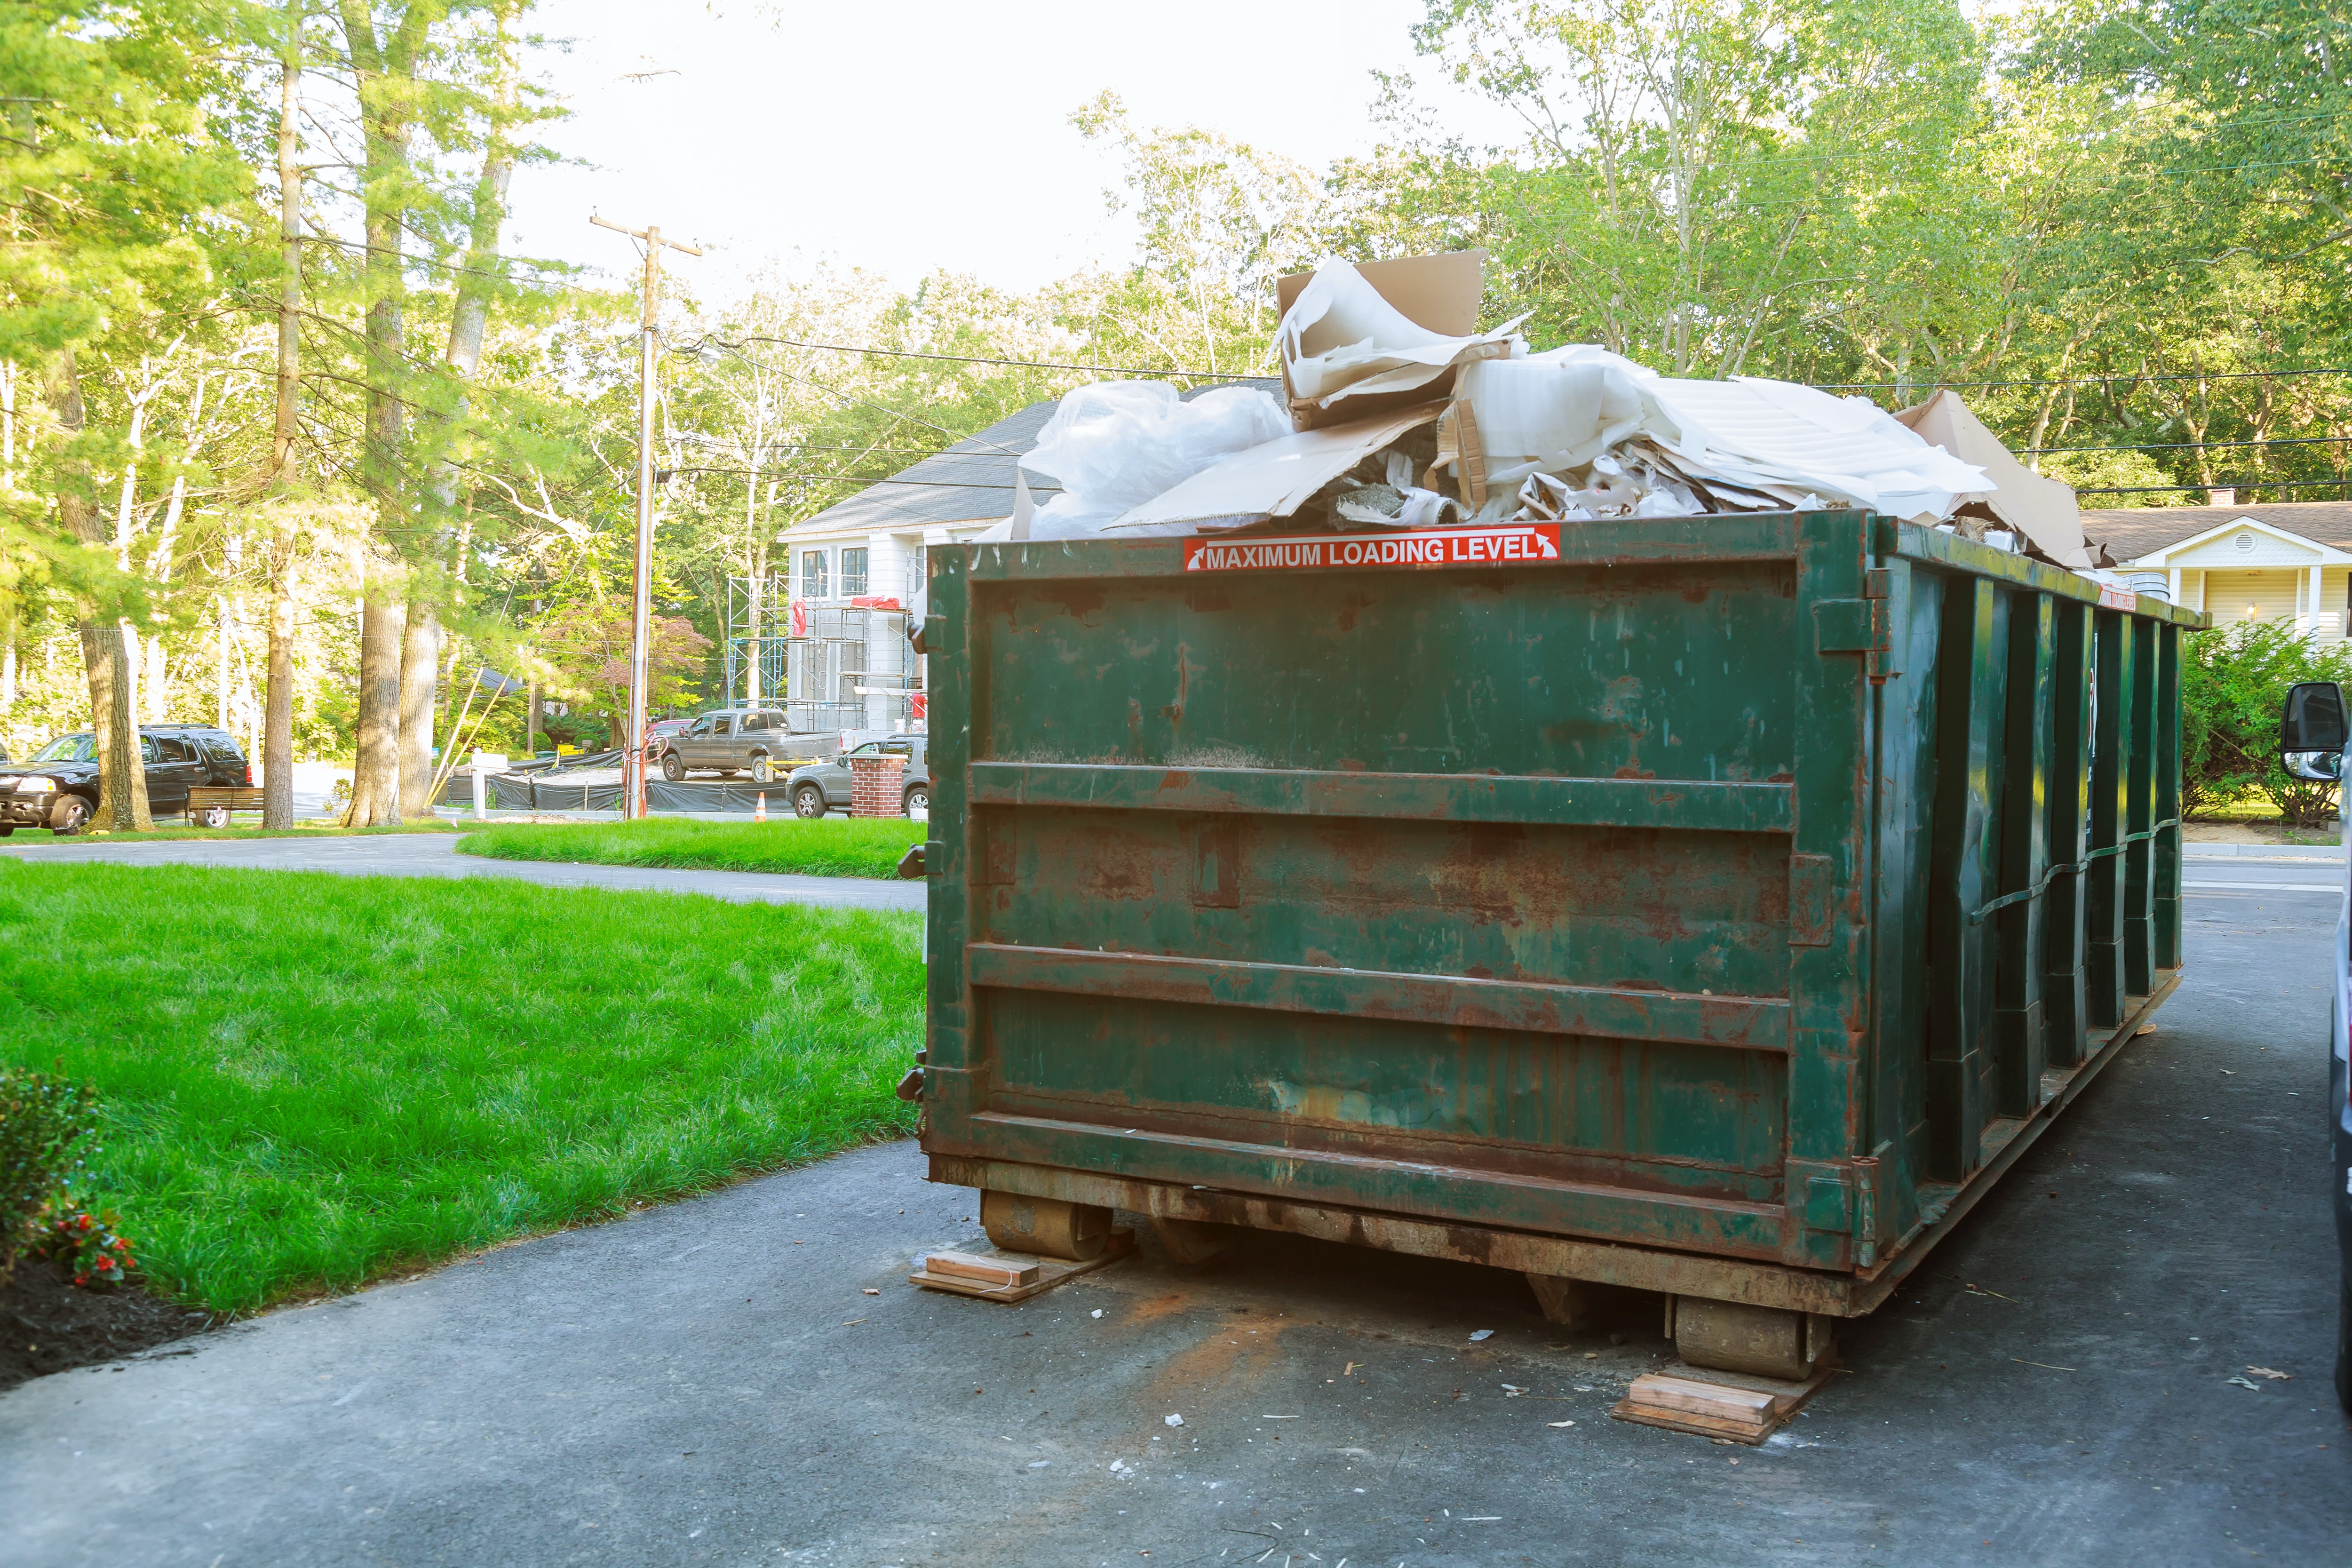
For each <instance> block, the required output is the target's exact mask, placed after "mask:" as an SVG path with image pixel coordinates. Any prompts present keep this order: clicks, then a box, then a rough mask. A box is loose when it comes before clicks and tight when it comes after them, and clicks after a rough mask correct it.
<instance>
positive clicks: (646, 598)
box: [588, 213, 702, 821]
mask: <svg viewBox="0 0 2352 1568" xmlns="http://www.w3.org/2000/svg"><path fill="white" fill-rule="evenodd" d="M588 221H589V222H590V223H593V224H594V225H595V226H597V227H598V228H609V229H611V230H612V231H613V232H614V233H615V234H625V235H627V236H628V237H630V238H632V239H636V240H642V241H644V243H645V247H646V281H645V288H644V289H643V291H642V292H643V304H644V310H643V320H642V321H641V324H640V331H639V338H640V344H639V353H638V359H637V591H636V607H635V615H634V616H633V617H632V619H631V621H630V625H629V732H628V733H627V734H625V735H623V736H621V737H619V739H620V742H621V816H622V819H623V820H624V821H628V820H634V819H635V818H637V817H641V816H645V814H646V643H647V641H648V640H649V639H650V637H652V635H653V621H654V366H655V363H656V361H657V360H658V359H659V357H660V354H661V324H660V316H661V253H662V247H664V246H667V247H669V248H670V249H672V250H676V251H682V252H684V253H685V254H686V255H688V256H699V255H701V254H702V252H701V251H700V250H699V249H698V248H697V247H694V246H691V245H680V244H679V243H678V242H677V240H674V239H664V238H663V237H661V230H660V229H659V228H657V227H654V226H646V227H645V228H625V227H624V226H621V225H619V224H617V223H608V222H606V221H605V220H604V218H601V217H598V216H595V215H593V213H592V214H591V215H589V218H588Z"/></svg>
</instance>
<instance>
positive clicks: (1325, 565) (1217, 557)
mask: <svg viewBox="0 0 2352 1568" xmlns="http://www.w3.org/2000/svg"><path fill="white" fill-rule="evenodd" d="M1557 560H1559V524H1558V523H1556V522H1509V523H1498V524H1496V525H1495V526H1492V527H1487V528H1475V527H1463V528H1424V529H1407V530H1402V531H1397V532H1394V533H1342V534H1328V533H1326V534H1308V535H1305V536H1303V537H1299V538H1296V539H1250V540H1239V539H1235V540H1217V539H1191V540H1187V541H1185V542H1184V570H1185V571H1187V572H1286V571H1287V572H1315V571H1328V570H1330V569H1332V568H1335V567H1337V568H1346V567H1350V566H1499V565H1507V564H1509V563H1513V562H1518V561H1557Z"/></svg>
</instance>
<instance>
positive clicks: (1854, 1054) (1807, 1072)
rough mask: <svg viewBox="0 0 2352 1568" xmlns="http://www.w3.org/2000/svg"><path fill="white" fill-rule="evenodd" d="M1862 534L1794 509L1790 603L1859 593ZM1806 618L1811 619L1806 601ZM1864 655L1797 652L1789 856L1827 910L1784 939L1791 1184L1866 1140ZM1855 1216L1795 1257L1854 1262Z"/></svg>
mask: <svg viewBox="0 0 2352 1568" xmlns="http://www.w3.org/2000/svg"><path fill="white" fill-rule="evenodd" d="M1869 539H1870V533H1869V528H1868V523H1867V520H1866V519H1865V518H1864V516H1863V514H1861V513H1859V512H1852V511H1844V512H1815V513H1811V514H1808V515H1806V516H1804V517H1801V518H1800V519H1799V520H1798V537H1797V595H1798V603H1799V604H1800V605H1808V606H1810V605H1817V604H1821V603H1822V602H1824V601H1851V600H1854V599H1858V598H1860V597H1862V596H1863V595H1864V592H1865V584H1866V583H1867V581H1868V567H1869V557H1868V554H1867V551H1868V549H1869ZM1806 618H1807V619H1808V620H1811V614H1810V613H1809V614H1808V615H1807V617H1806ZM1880 651H1881V652H1883V651H1884V650H1880ZM1871 657H1872V655H1871V654H1870V653H1869V652H1867V651H1864V650H1858V649H1857V650H1848V651H1838V652H1828V653H1811V654H1810V655H1809V656H1808V657H1804V658H1800V659H1799V660H1798V663H1797V671H1798V673H1797V706H1796V724H1797V731H1796V734H1797V751H1796V775H1797V776H1796V791H1797V801H1798V807H1797V829H1796V834H1795V837H1794V838H1793V841H1792V842H1791V843H1790V851H1791V857H1792V861H1793V860H1794V859H1795V858H1798V857H1802V858H1805V860H1806V862H1807V863H1809V864H1814V865H1818V866H1820V867H1821V868H1822V876H1823V878H1824V880H1825V881H1826V883H1827V895H1828V897H1827V905H1828V915H1829V922H1828V930H1827V932H1826V936H1827V940H1826V941H1814V940H1809V941H1807V942H1803V943H1801V944H1800V943H1798V942H1794V941H1792V942H1791V943H1790V948H1789V1075H1790V1076H1789V1142H1788V1149H1789V1162H1790V1176H1789V1180H1790V1184H1791V1186H1792V1187H1793V1186H1794V1185H1795V1184H1797V1182H1798V1180H1799V1178H1798V1175H1797V1174H1796V1173H1797V1172H1798V1171H1799V1170H1800V1169H1802V1168H1803V1167H1804V1165H1805V1163H1808V1162H1824V1163H1835V1162H1844V1161H1850V1160H1852V1159H1853V1157H1854V1156H1855V1155H1857V1154H1860V1153H1863V1152H1865V1151H1864V1149H1863V1148H1862V1147H1861V1139H1862V1136H1863V1127H1864V1121H1865V1120H1866V1116H1867V1112H1866V1108H1865V1106H1864V1094H1863V1089H1864V1079H1863V1074H1862V1071H1861V1068H1862V1058H1863V1053H1864V1048H1865V1047H1866V1046H1867V1045H1868V1042H1869V1037H1870V1032H1869V1018H1870V997H1869V989H1868V984H1869V978H1870V953H1871V946H1870V941H1871V926H1870V906H1869V897H1870V887H1871V863H1870V841H1871V833H1870V793H1869V778H1870V771H1871V756H1872V742H1871V721H1872V709H1873V703H1872V700H1871V686H1870V682H1869V679H1867V677H1866V675H1865V672H1864V666H1865V663H1866V661H1868V660H1869V659H1870V658H1871ZM1895 679H1901V678H1900V677H1896V678H1895ZM1790 934H1791V936H1792V938H1793V937H1794V936H1795V935H1796V934H1797V933H1795V932H1794V931H1792V932H1791V933H1790ZM1807 934H1808V935H1809V936H1811V935H1813V934H1814V933H1807ZM1802 1206H1803V1205H1802V1199H1801V1195H1800V1194H1796V1193H1794V1192H1791V1194H1790V1208H1791V1210H1792V1212H1801V1210H1802ZM1853 1225H1854V1219H1853V1215H1852V1213H1851V1211H1849V1214H1848V1215H1847V1216H1846V1218H1845V1219H1844V1221H1843V1224H1841V1225H1840V1226H1839V1227H1838V1228H1835V1229H1813V1228H1811V1226H1801V1227H1800V1228H1799V1229H1798V1230H1797V1232H1796V1234H1794V1235H1792V1236H1791V1237H1790V1241H1789V1247H1790V1253H1791V1255H1792V1256H1791V1261H1800V1260H1801V1261H1806V1262H1811V1263H1813V1264H1816V1265H1818V1266H1821V1267H1828V1268H1846V1267H1850V1266H1851V1262H1852V1258H1853Z"/></svg>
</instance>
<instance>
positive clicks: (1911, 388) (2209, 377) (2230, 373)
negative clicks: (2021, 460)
mask: <svg viewBox="0 0 2352 1568" xmlns="http://www.w3.org/2000/svg"><path fill="white" fill-rule="evenodd" d="M2301 375H2352V365H2324V366H2320V367H2317V368H2315V369H2312V370H2216V371H2182V372H2180V373H2179V374H2164V375H2062V376H2053V377H2050V378H2048V379H2046V380H2042V381H1934V380H1926V381H1825V382H1820V383H1817V384H1816V385H1815V388H1814V390H1816V391H1819V392H1919V391H1924V390H1928V389H1932V388H1940V387H1950V388H1952V389H1953V390H1955V391H1958V390H1962V389H1966V388H1977V389H1991V388H1998V387H2005V386H2104V385H2107V384H2113V383H2118V382H2121V383H2132V382H2141V381H2148V382H2155V381H2284V380H2291V379H2293V378H2294V377H2296V376H2301Z"/></svg>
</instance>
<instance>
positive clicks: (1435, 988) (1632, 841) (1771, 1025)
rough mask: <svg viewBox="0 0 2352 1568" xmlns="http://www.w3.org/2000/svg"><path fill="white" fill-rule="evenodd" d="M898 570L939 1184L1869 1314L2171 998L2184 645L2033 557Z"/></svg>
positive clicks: (1695, 555) (1779, 555)
mask: <svg viewBox="0 0 2352 1568" xmlns="http://www.w3.org/2000/svg"><path fill="white" fill-rule="evenodd" d="M930 561H931V590H930V596H929V611H930V619H929V622H928V623H927V627H926V637H927V640H928V642H929V647H930V648H931V658H930V666H929V686H930V689H931V711H932V731H933V739H932V745H931V756H932V759H933V769H934V772H933V816H932V824H933V829H932V844H931V847H930V849H929V865H930V866H931V867H932V868H933V870H932V876H931V889H932V905H931V917H930V920H931V923H930V931H929V942H930V956H931V1018H930V1031H929V1040H930V1045H929V1063H928V1069H927V1075H926V1099H925V1110H926V1128H925V1134H924V1136H925V1144H926V1147H927V1148H928V1149H929V1150H930V1151H931V1152H933V1154H934V1155H935V1156H938V1157H939V1158H940V1159H941V1160H942V1161H944V1162H945V1164H944V1165H943V1167H942V1168H945V1169H953V1170H977V1169H989V1170H1013V1169H1026V1170H1037V1171H1052V1172H1059V1173H1064V1174H1063V1175H1062V1176H1057V1177H1055V1178H1054V1180H1055V1181H1060V1182H1064V1183H1065V1184H1066V1183H1068V1182H1080V1181H1081V1179H1082V1178H1083V1177H1084V1176H1085V1174H1086V1173H1095V1175H1096V1176H1097V1177H1099V1178H1100V1179H1102V1180H1105V1181H1109V1180H1117V1181H1119V1182H1125V1183H1129V1184H1141V1185H1140V1186H1138V1187H1136V1188H1135V1189H1134V1190H1138V1191H1143V1190H1151V1191H1159V1190H1167V1191H1178V1190H1181V1191H1188V1192H1189V1191H1192V1190H1194V1189H1202V1190H1210V1189H1213V1190H1214V1192H1215V1193H1217V1194H1223V1196H1221V1197H1220V1199H1219V1201H1220V1202H1238V1201H1242V1200H1243V1199H1245V1198H1247V1197H1248V1196H1249V1195H1250V1194H1256V1195H1257V1197H1258V1198H1259V1199H1262V1200H1263V1201H1265V1202H1269V1203H1271V1202H1275V1201H1276V1200H1279V1201H1282V1202H1285V1203H1288V1204H1292V1205H1305V1207H1304V1208H1301V1209H1300V1211H1299V1212H1301V1213H1304V1212H1305V1209H1306V1208H1312V1209H1313V1210H1314V1212H1316V1213H1318V1214H1327V1213H1338V1212H1341V1211H1345V1212H1348V1213H1353V1214H1358V1215H1369V1216H1379V1215H1391V1216H1398V1221H1397V1223H1399V1224H1400V1225H1402V1224H1403V1223H1404V1222H1405V1220H1406V1219H1407V1218H1410V1219H1411V1221H1412V1223H1413V1224H1415V1225H1423V1226H1427V1225H1436V1226H1446V1225H1452V1226H1460V1227H1463V1234H1464V1235H1465V1237H1466V1236H1468V1235H1470V1233H1471V1232H1472V1231H1473V1230H1475V1231H1476V1233H1477V1234H1478V1235H1482V1236H1484V1235H1495V1234H1502V1233H1509V1234H1515V1235H1525V1236H1528V1237H1559V1238H1574V1239H1576V1240H1577V1241H1578V1242H1579V1244H1580V1245H1586V1244H1590V1245H1592V1246H1596V1247H1607V1246H1638V1247H1645V1248H1652V1249H1665V1250H1667V1251H1674V1252H1679V1253H1682V1254H1685V1255H1688V1256H1690V1257H1692V1258H1702V1259H1706V1260H1709V1262H1708V1268H1711V1269H1714V1270H1715V1272H1713V1273H1708V1272H1706V1271H1705V1270H1701V1271H1700V1272H1699V1273H1698V1274H1695V1275H1694V1276H1693V1277H1694V1278H1704V1279H1711V1280H1717V1281H1721V1280H1723V1279H1730V1278H1732V1276H1731V1275H1726V1274H1724V1273H1723V1272H1722V1270H1724V1269H1731V1270H1733V1271H1734V1273H1735V1274H1736V1271H1737V1269H1738V1268H1753V1269H1762V1268H1768V1267H1769V1268H1776V1269H1781V1270H1784V1271H1785V1270H1790V1269H1794V1270H1799V1271H1812V1273H1813V1274H1814V1275H1815V1276H1817V1277H1823V1278H1836V1279H1849V1280H1853V1281H1857V1282H1859V1283H1857V1284H1855V1286H1854V1287H1853V1289H1856V1290H1859V1291H1863V1295H1860V1296H1854V1297H1852V1298H1850V1299H1853V1300H1863V1299H1864V1297H1866V1298H1867V1299H1868V1300H1875V1299H1876V1295H1875V1294H1874V1293H1873V1292H1875V1291H1877V1290H1878V1289H1880V1287H1878V1286H1869V1287H1868V1289H1864V1285H1865V1284H1866V1282H1867V1281H1870V1280H1874V1279H1885V1278H1891V1277H1892V1273H1894V1272H1900V1271H1901V1270H1903V1269H1906V1268H1909V1267H1911V1264H1912V1259H1913V1257H1914V1253H1913V1252H1912V1251H1906V1248H1908V1249H1916V1247H1917V1246H1918V1245H1919V1241H1918V1238H1919V1237H1921V1236H1922V1234H1923V1227H1924V1226H1927V1225H1928V1224H1929V1223H1930V1221H1931V1220H1932V1218H1933V1216H1934V1215H1937V1214H1939V1213H1941V1212H1943V1211H1944V1210H1946V1209H1948V1208H1965V1206H1966V1205H1967V1204H1968V1203H1969V1202H1971V1201H1973V1194H1974V1192H1975V1191H1977V1190H1979V1184H1981V1182H1982V1181H1983V1180H1987V1179H1990V1175H1991V1174H1993V1173H1998V1172H1999V1171H2000V1169H2003V1168H2005V1167H2006V1165H2007V1164H2008V1163H2009V1162H2010V1161H2011V1159H2013V1157H2014V1155H2013V1150H2014V1149H2015V1148H2017V1147H2019V1146H2021V1144H2022V1143H2023V1142H2030V1141H2031V1139H2032V1137H2033V1136H2035V1135H2037V1134H2038V1131H2039V1129H2040V1127H2041V1125H2042V1119H2044V1118H2045V1117H2046V1116H2047V1115H2048V1114H2049V1113H2050V1111H2051V1110H2052V1109H2053V1108H2054V1105H2055V1104H2057V1103H2063V1098H2064V1097H2065V1095H2066V1093H2067V1087H2066V1086H2068V1085H2069V1084H2071V1083H2072V1082H2074V1077H2073V1075H2074V1073H2075V1071H2076V1069H2077V1068H2078V1067H2079V1066H2080V1065H2081V1064H2083V1063H2084V1062H2086V1061H2089V1060H2091V1059H2092V1058H2093V1055H2094V1053H2093V1051H2092V1049H2091V1047H2090V1046H2089V1045H2088V1043H2087V1041H2086V1033H2087V1031H2089V1030H2091V1029H2092V1028H2094V1027H2095V1026H2097V1025H2100V1024H2105V1025H2107V1026H2113V1025H2115V1024H2116V1023H2117V1022H2119V1021H2120V1020H2121V1019H2122V1018H2124V1017H2125V1016H2126V1012H2127V1011H2129V1010H2130V1009H2131V1008H2136V1007H2139V1006H2143V1005H2145V1004H2144V1003H2143V1002H2141V1001H2140V1000H2139V997H2140V996H2141V995H2142V994H2144V993H2147V992H2148V991H2149V990H2150V989H2151V988H2152V987H2153V988H2157V989H2158V990H2160V988H2161V984H2162V983H2163V981H2164V978H2165V975H2166V972H2168V970H2169V969H2170V968H2172V967H2173V965H2174V964H2176V963H2177V962H2178V946H2179V935H2178V931H2179V916H2178V899H2179V828H2178V823H2177V817H2178V816H2179V795H2178V780H2177V773H2178V766H2179V763H2178V750H2179V728H2178V725H2179V720H2178V691H2177V686H2178V673H2179V651H2178V650H2179V628H2180V627H2181V626H2193V625H2196V624H2198V620H2199V618H2198V617H2197V616H2193V615H2189V614H2188V613H2186V612H2182V611H2179V610H2178V609H2176V608H2174V607H2172V606H2168V605H2161V604H2156V603H2143V604H2139V605H2134V606H2132V607H2129V608H2119V607H2113V606H2110V607H2105V608H2102V607H2099V601H2100V591H2099V589H2098V587H2097V585H2096V584H2091V583H2089V582H2087V581H2086V580H2085V579H2082V578H2078V577H2075V576H2074V575H2073V574H2067V573H2064V572H2061V571H2058V570H2056V569H2054V568H2051V567H2048V566H2045V565H2042V564H2040V563H2033V562H2029V561H2025V560H2022V559H2021V558H2019V557H2016V556H2011V555H2006V554H2003V553H2001V552H1995V551H1991V550H1989V549H1987V548H1985V547H1983V546H1980V545H1977V544H1972V543H1970V542H1967V541H1964V540H1958V539H1955V538H1953V537H1951V536H1948V535H1944V534H1940V533H1937V532H1936V531H1932V530H1927V529H1921V528H1917V527H1914V526H1912V525H1909V524H1902V523H1896V522H1893V521H1887V520H1885V519H1872V518H1867V517H1864V516H1863V515H1861V514H1857V513H1853V512H1822V513H1809V514H1802V515H1772V516H1765V517H1746V518H1728V517H1727V518H1709V519H1669V520H1658V521H1654V522H1646V521H1632V522H1613V523H1605V524H1601V523H1595V524H1580V525H1576V526H1574V527H1572V528H1570V529H1569V530H1567V531H1565V538H1564V542H1563V546H1562V559H1561V560H1560V561H1559V563H1556V564H1555V563H1542V564H1540V565H1515V566H1512V567H1508V568H1490V567H1478V568H1467V569H1425V568H1405V567H1392V568H1382V567H1363V568H1353V569H1346V570H1325V571H1303V572H1302V571H1268V572H1262V573H1256V574H1247V573H1239V572H1228V573H1193V574H1188V573H1187V572H1186V571H1185V570H1184V563H1183V554H1182V551H1181V547H1180V546H1179V545H1178V544H1176V543H1174V542H1168V541H1133V542H1091V541H1089V542H1028V543H1017V544H1016V543H1007V544H998V545H984V546H950V547H944V548H940V549H937V550H935V551H934V552H932V555H931V557H930ZM2127 992H2128V993H2129V994H2130V1000H2128V1001H2127V997H2126V993H2127ZM2134 1016H2137V1015H2136V1014H2135V1015H2134ZM2053 1095H2055V1096H2058V1097H2059V1098H2058V1099H2057V1100H2051V1099H2050V1097H2051V1096H2053ZM1042 1179H1043V1178H1041V1180H1042ZM1041 1190H1044V1189H1041ZM1072 1190H1076V1188H1073V1189H1072ZM1318 1223H1321V1222H1319V1221H1318ZM1414 1234H1416V1235H1419V1234H1421V1233H1419V1232H1415V1233H1414ZM1359 1239H1366V1240H1373V1241H1377V1240H1378V1226H1373V1225H1369V1224H1368V1225H1367V1226H1366V1227H1365V1228H1364V1229H1363V1231H1362V1234H1361V1235H1360V1237H1359ZM1449 1245H1452V1244H1449ZM1461 1245H1464V1246H1469V1245H1472V1243H1470V1242H1468V1241H1465V1242H1463V1243H1462V1244H1461ZM1476 1245H1479V1246H1485V1245H1487V1244H1486V1243H1483V1242H1482V1243H1477V1244H1476ZM1593 1256H1594V1257H1596V1258H1598V1257H1603V1256H1606V1254H1605V1252H1596V1253H1594V1254H1593ZM1596 1267H1598V1265H1596ZM1760 1278H1762V1277H1761V1276H1760V1275H1759V1279H1760ZM1774 1278H1776V1279H1779V1278H1780V1276H1775V1277H1774ZM1706 1289H1708V1290H1717V1289H1718V1286H1717V1285H1713V1284H1711V1285H1709V1286H1707V1287H1706ZM1721 1289H1724V1290H1727V1291H1729V1292H1730V1293H1732V1294H1734V1295H1736V1294H1737V1290H1736V1288H1734V1287H1730V1286H1724V1287H1721ZM1773 1289H1776V1290H1780V1289H1785V1286H1783V1285H1775V1286H1774V1287H1773ZM1842 1299H1849V1298H1842Z"/></svg>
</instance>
